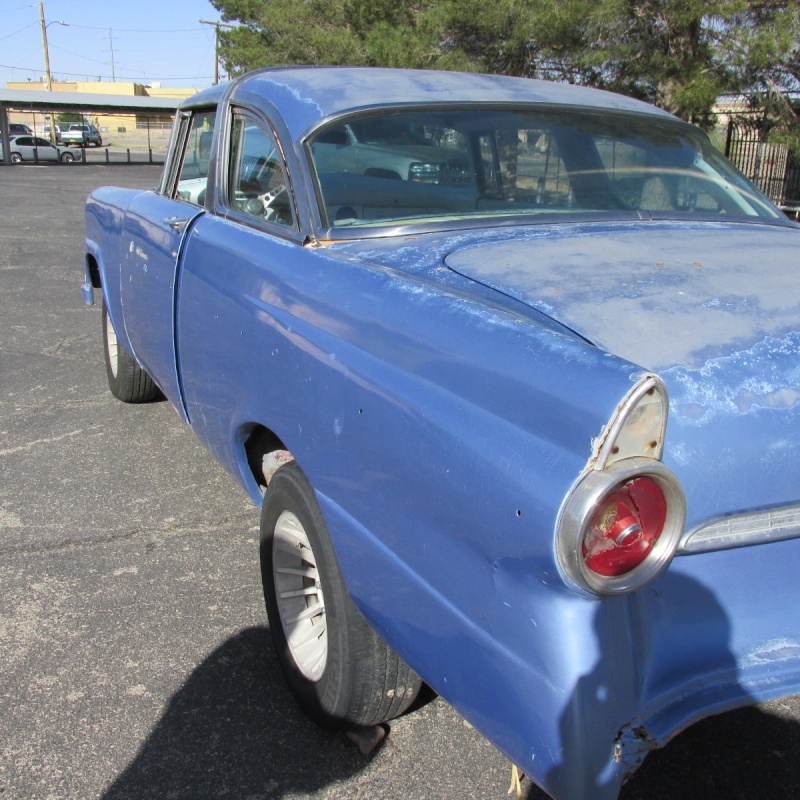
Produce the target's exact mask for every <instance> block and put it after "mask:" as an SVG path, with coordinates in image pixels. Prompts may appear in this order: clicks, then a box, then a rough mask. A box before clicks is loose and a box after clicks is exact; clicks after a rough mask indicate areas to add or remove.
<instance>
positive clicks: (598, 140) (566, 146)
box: [309, 108, 782, 227]
mask: <svg viewBox="0 0 800 800" xmlns="http://www.w3.org/2000/svg"><path fill="white" fill-rule="evenodd" d="M309 151H310V154H311V158H312V161H313V163H314V168H315V173H316V176H317V180H318V187H319V196H320V198H321V200H322V206H323V208H322V216H323V219H324V220H326V222H327V224H328V225H330V226H333V227H345V226H358V225H376V224H378V225H381V224H383V225H385V224H395V223H398V222H414V221H421V222H422V221H436V220H445V219H461V218H473V217H497V216H520V215H521V216H542V215H548V214H555V213H560V214H578V215H580V214H589V213H597V212H604V213H608V212H612V213H613V212H638V213H640V214H643V215H647V214H654V213H656V214H663V213H666V214H668V215H673V214H674V215H698V214H702V215H708V214H711V215H734V216H747V217H766V218H782V215H781V214H780V212H779V211H778V210H777V209H776V208H775V207H774V206H773V205H772V204H771V203H770V202H769V201H768V200H767V199H766V198H765V197H764V196H763V195H762V194H761V193H760V192H759V190H758V189H756V188H755V187H754V186H753V185H752V184H751V183H749V182H748V181H747V179H746V178H745V177H744V176H743V175H741V173H739V172H738V171H737V170H736V169H735V167H733V165H731V164H730V163H729V162H728V161H727V160H726V159H725V158H724V157H723V156H722V155H721V154H720V153H718V152H717V151H716V150H715V149H714V148H713V146H712V145H711V144H710V142H709V141H708V139H707V138H706V137H705V136H704V135H703V134H702V133H700V132H699V131H696V130H695V129H694V128H692V127H691V126H688V125H685V124H683V123H680V122H677V121H673V120H669V119H663V118H658V117H650V116H646V115H634V114H622V113H606V112H598V111H596V110H569V111H564V110H560V109H546V108H545V109H541V110H534V111H531V110H520V111H514V110H496V109H492V110H485V109H482V110H454V111H440V110H437V111H425V112H418V111H414V112H397V111H396V110H395V111H392V112H391V113H386V112H384V113H382V114H372V115H369V116H362V117H359V118H357V119H354V120H350V121H347V122H343V123H340V124H337V125H330V126H327V127H326V128H324V129H323V130H322V131H320V132H319V133H317V134H316V135H315V136H313V137H312V138H311V139H310V140H309Z"/></svg>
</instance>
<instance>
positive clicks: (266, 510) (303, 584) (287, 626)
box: [261, 462, 421, 729]
mask: <svg viewBox="0 0 800 800" xmlns="http://www.w3.org/2000/svg"><path fill="white" fill-rule="evenodd" d="M287 524H288V526H289V533H288V534H287V531H286V528H287ZM297 525H299V526H300V528H301V531H300V534H298V535H300V537H301V538H303V537H304V538H305V540H306V543H307V545H308V546H309V549H306V545H305V544H304V545H303V546H301V545H300V542H299V540H298V539H295V538H294V536H295V535H296V531H297V528H296V526H297ZM281 542H284V543H286V542H289V544H290V547H293V548H296V549H290V548H287V547H286V546H284V547H283V548H281V547H280V544H281ZM300 553H303V555H300ZM287 554H288V555H287ZM276 570H283V573H281V572H278V577H277V578H276V577H275V576H276ZM301 572H302V573H305V575H301V574H300V573H301ZM261 577H262V581H263V584H264V599H265V601H266V606H267V614H268V616H269V621H270V631H271V633H272V640H273V643H274V645H275V649H276V651H277V654H278V660H279V662H280V665H281V669H282V671H283V674H284V677H285V678H286V681H287V683H288V684H289V688H290V690H291V692H292V694H293V695H294V697H295V699H296V700H297V702H298V704H299V705H300V707H301V708H302V709H303V710H304V711H305V712H306V714H308V716H310V717H311V718H312V719H313V720H314V721H316V722H317V723H318V724H320V725H322V726H323V727H326V728H333V729H337V728H346V727H366V726H370V725H379V724H380V723H382V722H386V721H387V720H390V719H393V718H394V717H397V716H399V715H400V714H402V713H403V712H404V711H405V710H406V709H407V708H408V707H409V706H410V705H411V703H412V702H413V701H414V699H415V698H416V696H417V693H418V692H419V688H420V685H421V681H420V679H419V677H418V676H417V674H416V673H415V672H414V671H413V670H412V669H411V668H410V667H409V666H408V665H407V664H406V663H405V662H404V661H403V660H402V659H401V658H400V657H399V656H398V655H397V654H396V653H395V652H394V651H393V650H392V649H391V648H390V647H389V645H387V644H386V642H384V641H383V639H382V638H381V637H380V636H379V635H378V633H376V632H375V631H374V630H373V629H372V628H371V627H370V626H369V624H368V623H367V621H366V620H365V619H364V617H363V616H362V615H361V613H360V612H359V611H358V609H357V608H356V607H355V605H354V604H353V601H352V600H351V599H350V595H349V593H348V591H347V587H346V585H345V583H344V579H343V578H342V573H341V570H340V569H339V564H338V562H337V560H336V555H335V553H334V551H333V546H332V545H331V541H330V539H329V537H328V532H327V528H326V527H325V522H324V520H323V519H322V515H321V513H320V510H319V507H318V505H317V502H316V498H315V497H314V492H313V489H312V488H311V485H310V484H309V483H308V481H307V480H306V478H305V476H304V475H303V473H302V471H301V470H300V468H299V467H298V466H297V464H296V462H291V463H289V464H286V465H285V466H283V467H281V468H280V469H279V470H278V471H277V472H276V473H275V475H274V476H273V478H272V480H271V481H270V484H269V488H268V489H267V493H266V496H265V498H264V505H263V508H262V512H261ZM276 581H277V582H278V583H279V586H280V588H281V590H282V592H281V593H282V597H281V599H280V600H279V598H278V589H276ZM287 581H288V583H287ZM298 589H299V590H300V591H302V592H304V595H301V596H293V597H289V595H291V593H292V592H294V593H295V595H296V593H297V591H298ZM323 596H324V600H323ZM279 603H281V604H282V606H281V607H282V608H283V610H284V617H282V616H281V613H280V608H279ZM292 603H295V604H298V603H302V604H304V606H302V607H304V608H305V609H309V610H311V609H317V611H316V613H315V614H312V615H310V616H308V615H306V616H308V618H307V619H305V620H303V622H302V623H299V624H297V626H296V627H295V628H294V629H292V627H291V626H292V624H293V623H292V620H291V616H292V614H293V613H294V610H293V609H292V608H291V604H292ZM320 607H321V610H320ZM314 620H316V626H317V627H316V629H314V628H313V626H314V624H315V622H314ZM301 625H302V626H304V629H303V631H300V634H301V635H300V636H299V638H298V635H297V634H298V629H299V628H300V626H301ZM313 630H316V631H318V633H316V634H314V633H312V634H311V639H312V641H311V644H310V645H308V646H307V645H304V644H298V641H299V640H302V639H303V638H306V635H307V632H308V631H313ZM287 636H291V637H292V639H293V644H292V646H291V647H290V644H289V641H288V639H287ZM323 637H324V638H325V646H324V649H325V656H324V659H323V662H322V664H321V665H320V663H319V661H318V660H317V661H316V662H312V660H311V659H309V658H307V656H308V652H307V651H306V650H307V647H311V649H312V650H313V651H315V652H318V651H319V650H320V649H321V648H320V645H319V641H320V639H321V638H323ZM304 648H305V649H304ZM296 656H297V657H296Z"/></svg>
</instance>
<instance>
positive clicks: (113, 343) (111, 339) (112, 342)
mask: <svg viewBox="0 0 800 800" xmlns="http://www.w3.org/2000/svg"><path fill="white" fill-rule="evenodd" d="M105 314H106V350H108V365H109V367H110V368H111V374H112V375H113V376H114V377H115V378H116V377H117V370H118V369H119V345H118V344H117V334H116V333H115V332H114V326H113V325H112V324H111V319H110V318H109V316H108V312H107V311H106V312H105Z"/></svg>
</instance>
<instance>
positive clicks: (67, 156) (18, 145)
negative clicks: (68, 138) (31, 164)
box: [0, 136, 75, 164]
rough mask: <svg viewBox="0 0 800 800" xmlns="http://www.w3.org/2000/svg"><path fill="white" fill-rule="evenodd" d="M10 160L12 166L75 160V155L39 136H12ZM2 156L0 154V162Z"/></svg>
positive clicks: (66, 148)
mask: <svg viewBox="0 0 800 800" xmlns="http://www.w3.org/2000/svg"><path fill="white" fill-rule="evenodd" d="M9 149H10V151H11V155H10V160H11V163H12V164H19V163H20V162H21V161H63V162H64V163H68V162H72V161H74V160H75V153H73V152H72V151H71V150H70V149H69V148H68V147H60V146H59V145H54V144H52V142H49V141H48V140H47V139H42V137H41V136H13V137H11V140H10V148H9ZM2 158H3V156H2V153H1V152H0V160H2Z"/></svg>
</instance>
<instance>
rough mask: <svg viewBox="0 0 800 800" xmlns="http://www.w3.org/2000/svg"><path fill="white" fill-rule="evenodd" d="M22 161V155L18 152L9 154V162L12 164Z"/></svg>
mask: <svg viewBox="0 0 800 800" xmlns="http://www.w3.org/2000/svg"><path fill="white" fill-rule="evenodd" d="M20 161H22V156H21V155H20V154H19V153H12V154H11V163H12V164H19V162H20Z"/></svg>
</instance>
